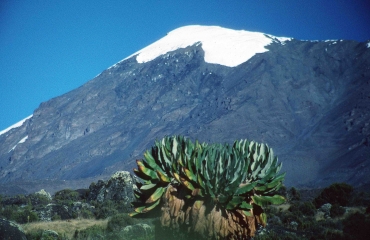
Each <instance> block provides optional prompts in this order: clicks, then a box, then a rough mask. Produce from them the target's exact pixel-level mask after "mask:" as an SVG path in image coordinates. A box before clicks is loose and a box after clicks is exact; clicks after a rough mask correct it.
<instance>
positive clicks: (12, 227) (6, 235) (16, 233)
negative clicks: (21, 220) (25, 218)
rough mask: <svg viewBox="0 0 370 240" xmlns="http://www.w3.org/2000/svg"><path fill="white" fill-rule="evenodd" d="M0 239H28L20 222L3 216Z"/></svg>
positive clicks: (0, 225) (0, 222)
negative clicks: (17, 222)
mask: <svg viewBox="0 0 370 240" xmlns="http://www.w3.org/2000/svg"><path fill="white" fill-rule="evenodd" d="M0 239H19V240H27V238H26V234H25V233H24V231H23V230H22V228H21V227H20V226H19V225H18V224H16V223H14V222H12V221H8V220H5V219H1V218H0Z"/></svg>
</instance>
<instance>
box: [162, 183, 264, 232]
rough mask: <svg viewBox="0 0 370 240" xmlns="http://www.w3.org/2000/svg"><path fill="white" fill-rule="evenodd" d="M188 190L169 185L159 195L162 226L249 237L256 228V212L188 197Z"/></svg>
mask: <svg viewBox="0 0 370 240" xmlns="http://www.w3.org/2000/svg"><path fill="white" fill-rule="evenodd" d="M187 193H188V192H187V190H186V189H185V188H184V187H182V186H181V185H180V186H173V185H171V184H170V185H169V186H168V188H167V191H166V193H165V194H164V195H163V196H162V202H163V205H162V208H161V211H162V215H161V219H160V220H161V225H162V227H169V228H171V229H173V230H179V229H185V230H186V231H187V232H188V233H189V234H195V235H198V236H201V237H203V238H206V239H249V238H250V237H253V236H254V235H255V232H256V226H257V223H259V222H260V221H259V217H258V216H252V217H247V216H245V215H244V214H243V213H242V211H241V210H233V211H228V210H226V209H221V208H219V207H217V206H216V205H215V204H213V203H212V201H207V202H204V200H196V201H194V200H189V199H187V198H185V195H186V194H187Z"/></svg>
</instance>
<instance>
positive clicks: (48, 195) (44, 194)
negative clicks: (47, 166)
mask: <svg viewBox="0 0 370 240" xmlns="http://www.w3.org/2000/svg"><path fill="white" fill-rule="evenodd" d="M35 194H39V195H41V196H44V197H45V198H46V199H48V200H49V201H51V199H52V198H51V195H50V193H48V192H46V191H45V190H44V189H41V190H40V191H38V192H35Z"/></svg>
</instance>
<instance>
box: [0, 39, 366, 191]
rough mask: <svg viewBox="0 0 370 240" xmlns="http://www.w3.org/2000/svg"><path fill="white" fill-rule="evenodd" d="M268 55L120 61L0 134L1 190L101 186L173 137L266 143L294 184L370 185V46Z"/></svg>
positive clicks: (190, 49) (295, 44) (291, 44)
mask: <svg viewBox="0 0 370 240" xmlns="http://www.w3.org/2000/svg"><path fill="white" fill-rule="evenodd" d="M265 47H266V48H267V50H268V51H265V52H263V53H256V54H255V55H254V56H253V57H251V58H250V59H249V60H247V61H246V62H243V63H241V64H239V65H238V66H236V67H228V66H223V65H220V64H212V63H208V62H206V61H205V51H204V49H203V46H202V44H199V43H195V44H193V45H191V46H187V47H185V48H180V49H177V50H174V51H172V52H167V53H166V54H164V55H160V56H158V57H157V58H155V59H153V60H151V61H147V62H143V63H138V62H137V56H138V55H137V54H135V55H132V56H131V57H130V58H127V59H125V60H123V61H120V62H118V63H117V64H115V65H113V66H114V67H113V66H112V67H110V68H108V69H107V70H105V71H103V72H102V73H101V74H99V75H98V76H97V77H96V78H94V79H92V80H91V81H89V82H87V83H86V84H84V85H83V86H81V87H79V88H77V89H75V90H73V91H70V92H68V93H66V94H63V95H61V96H59V97H56V98H53V99H51V100H49V101H47V102H44V103H42V104H40V106H39V108H37V109H36V110H35V111H34V113H33V116H32V117H31V118H30V119H27V120H26V121H25V122H24V124H23V125H22V126H20V127H18V128H15V129H12V130H10V131H9V132H7V134H5V135H4V134H3V135H0V184H4V185H9V184H15V183H17V182H18V183H21V182H22V183H27V182H30V181H40V182H45V181H46V179H52V181H64V180H65V181H67V182H68V181H79V180H81V181H83V179H85V178H89V179H98V178H104V177H106V176H110V175H111V173H112V172H115V171H117V169H120V170H131V169H132V168H133V167H134V165H135V161H134V160H135V159H136V158H141V157H142V154H143V152H144V150H145V149H148V148H150V147H151V146H152V144H153V143H154V140H155V139H160V138H162V137H163V136H164V135H173V134H183V135H185V136H187V137H190V138H192V139H199V140H200V141H208V142H232V141H233V140H236V139H240V138H248V139H253V140H255V141H258V142H265V143H268V144H269V146H271V147H272V148H273V149H274V151H275V153H276V154H277V155H278V157H279V159H280V161H282V162H283V171H286V172H287V177H286V179H287V181H286V183H287V184H288V185H291V186H293V185H294V186H300V187H322V186H326V185H329V184H330V183H332V182H333V181H338V180H345V181H347V182H349V183H351V184H353V183H355V184H354V185H357V186H361V185H366V184H368V183H369V182H370V180H369V177H368V176H369V174H368V172H369V167H368V166H369V165H368V164H369V158H368V157H367V156H369V154H370V150H369V149H370V147H369V140H370V138H369V136H370V127H369V122H370V115H369V113H370V109H369V107H368V106H370V102H369V101H370V100H369V99H370V96H368V92H370V87H369V79H370V70H369V66H370V63H369V59H370V57H369V55H370V53H369V50H368V48H366V44H365V43H358V42H355V41H346V40H343V41H329V42H324V41H323V42H310V41H299V40H296V39H291V40H289V41H286V42H285V44H284V45H283V44H281V43H279V42H272V43H271V44H269V45H267V46H265ZM26 135H27V136H28V139H27V140H26V141H25V142H24V143H21V144H18V145H17V147H16V148H15V149H13V150H12V151H10V152H8V151H9V149H11V148H12V147H13V146H14V145H16V144H17V143H18V142H19V141H20V140H21V139H22V138H24V137H25V136H26ZM5 136H6V137H5ZM346 159H347V160H346ZM348 159H350V160H351V161H348ZM49 191H50V190H49Z"/></svg>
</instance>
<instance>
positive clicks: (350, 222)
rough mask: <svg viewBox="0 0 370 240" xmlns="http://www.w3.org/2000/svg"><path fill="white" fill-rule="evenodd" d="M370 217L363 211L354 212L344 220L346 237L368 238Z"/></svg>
mask: <svg viewBox="0 0 370 240" xmlns="http://www.w3.org/2000/svg"><path fill="white" fill-rule="evenodd" d="M369 226H370V219H369V217H366V216H365V215H364V214H361V213H354V214H352V215H350V216H348V217H347V218H346V219H344V221H343V233H344V236H345V238H346V239H368V237H369V235H370V228H369Z"/></svg>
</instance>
